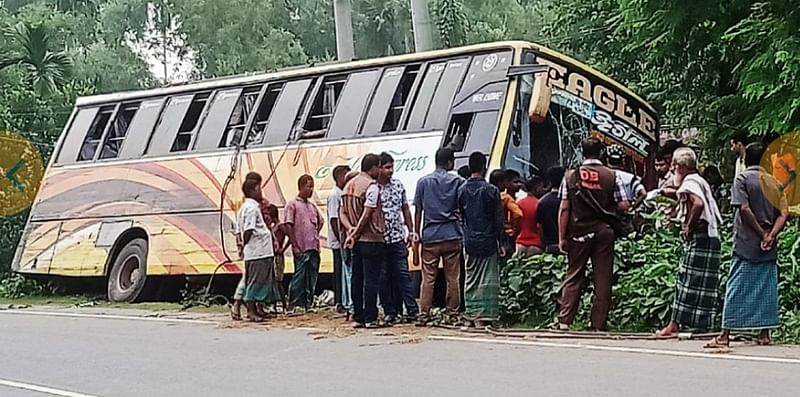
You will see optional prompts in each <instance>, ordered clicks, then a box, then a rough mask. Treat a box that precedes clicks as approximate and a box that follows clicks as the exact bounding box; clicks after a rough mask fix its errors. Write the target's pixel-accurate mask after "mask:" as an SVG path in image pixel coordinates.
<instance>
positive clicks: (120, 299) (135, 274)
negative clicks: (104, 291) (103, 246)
mask: <svg viewBox="0 0 800 397" xmlns="http://www.w3.org/2000/svg"><path fill="white" fill-rule="evenodd" d="M146 282H147V240H145V239H143V238H135V239H133V240H131V241H129V242H128V243H127V244H125V247H123V248H122V250H120V252H119V254H117V256H116V258H114V266H113V267H112V268H111V272H110V273H109V275H108V300H109V301H111V302H114V303H132V302H136V301H138V300H140V299H141V298H142V297H143V295H144V294H143V291H144V289H145V283H146Z"/></svg>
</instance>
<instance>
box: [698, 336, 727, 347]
mask: <svg viewBox="0 0 800 397" xmlns="http://www.w3.org/2000/svg"><path fill="white" fill-rule="evenodd" d="M729 347H731V341H730V340H728V341H726V342H720V340H719V337H718V336H715V337H714V339H711V342H708V343H706V345H705V346H703V348H704V349H727V348H729Z"/></svg>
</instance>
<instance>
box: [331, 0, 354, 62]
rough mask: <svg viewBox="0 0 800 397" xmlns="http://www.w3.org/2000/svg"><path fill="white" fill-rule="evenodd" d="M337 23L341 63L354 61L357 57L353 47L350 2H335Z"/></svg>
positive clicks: (337, 49) (334, 8)
mask: <svg viewBox="0 0 800 397" xmlns="http://www.w3.org/2000/svg"><path fill="white" fill-rule="evenodd" d="M333 15H334V19H335V21H336V55H337V58H338V59H339V60H340V61H352V60H353V58H355V56H356V51H355V47H354V45H353V7H352V5H351V4H350V0H333Z"/></svg>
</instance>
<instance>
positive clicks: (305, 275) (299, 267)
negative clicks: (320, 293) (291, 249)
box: [289, 250, 320, 308]
mask: <svg viewBox="0 0 800 397" xmlns="http://www.w3.org/2000/svg"><path fill="white" fill-rule="evenodd" d="M293 259H294V274H293V275H292V281H291V282H290V283H289V303H290V304H291V305H292V306H295V307H305V308H310V307H311V306H313V305H314V291H315V290H316V289H317V278H318V277H319V261H320V258H319V251H314V250H311V251H306V252H303V253H302V254H295V255H294V258H293Z"/></svg>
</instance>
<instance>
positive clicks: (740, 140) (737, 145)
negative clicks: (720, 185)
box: [731, 132, 749, 179]
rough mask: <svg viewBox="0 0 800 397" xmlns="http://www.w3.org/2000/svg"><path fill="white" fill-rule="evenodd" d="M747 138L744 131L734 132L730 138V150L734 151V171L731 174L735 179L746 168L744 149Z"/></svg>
mask: <svg viewBox="0 0 800 397" xmlns="http://www.w3.org/2000/svg"><path fill="white" fill-rule="evenodd" d="M748 140H749V138H748V136H747V133H744V132H739V133H736V135H734V136H733V138H731V151H732V152H734V153H736V171H735V173H734V174H733V179H736V177H737V176H739V175H741V173H742V172H744V170H745V169H746V168H747V166H745V164H744V151H745V150H744V149H745V147H746V146H747V143H748Z"/></svg>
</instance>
